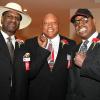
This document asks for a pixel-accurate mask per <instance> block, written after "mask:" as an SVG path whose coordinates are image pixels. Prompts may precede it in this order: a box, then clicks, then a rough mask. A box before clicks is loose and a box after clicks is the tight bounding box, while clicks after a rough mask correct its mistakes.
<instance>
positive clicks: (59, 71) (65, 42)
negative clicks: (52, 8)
mask: <svg viewBox="0 0 100 100" xmlns="http://www.w3.org/2000/svg"><path fill="white" fill-rule="evenodd" d="M58 27H59V25H58V19H57V17H56V16H55V15H54V14H52V13H48V14H46V15H45V17H44V20H43V33H42V34H41V36H43V37H46V38H47V39H48V43H47V45H46V47H45V48H44V49H48V47H49V43H51V44H52V50H51V51H50V52H51V54H50V57H51V58H50V60H48V59H49V57H48V58H47V59H46V60H45V61H44V62H43V63H42V64H41V70H40V71H39V73H38V74H37V75H36V77H35V78H32V77H31V79H30V80H29V89H28V100H65V96H66V93H67V88H68V87H67V84H68V68H69V67H70V66H71V54H72V52H73V51H72V48H74V46H75V44H76V43H75V41H73V40H70V39H68V38H66V37H64V36H61V35H60V34H59V32H58V31H59V30H58ZM29 41H30V42H29ZM33 41H34V43H35V44H34V45H35V46H36V43H37V37H35V38H33V39H30V40H28V41H27V43H28V44H27V45H30V47H28V48H33V47H32V45H33ZM40 57H41V56H40ZM50 64H51V65H50ZM31 67H32V66H31Z"/></svg>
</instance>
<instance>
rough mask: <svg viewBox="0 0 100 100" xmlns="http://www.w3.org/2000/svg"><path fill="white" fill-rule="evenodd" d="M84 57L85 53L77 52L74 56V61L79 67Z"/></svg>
mask: <svg viewBox="0 0 100 100" xmlns="http://www.w3.org/2000/svg"><path fill="white" fill-rule="evenodd" d="M85 58H86V54H85V53H82V52H77V53H76V55H75V58H74V63H75V64H76V65H77V66H78V67H80V68H81V67H82V64H83V62H84V59H85Z"/></svg>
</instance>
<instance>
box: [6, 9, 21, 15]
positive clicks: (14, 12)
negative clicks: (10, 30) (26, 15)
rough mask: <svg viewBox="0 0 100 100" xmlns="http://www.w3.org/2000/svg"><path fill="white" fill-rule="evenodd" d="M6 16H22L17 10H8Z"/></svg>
mask: <svg viewBox="0 0 100 100" xmlns="http://www.w3.org/2000/svg"><path fill="white" fill-rule="evenodd" d="M6 14H10V15H15V16H21V15H20V14H19V13H18V12H17V11H15V10H8V11H6V12H4V15H6Z"/></svg>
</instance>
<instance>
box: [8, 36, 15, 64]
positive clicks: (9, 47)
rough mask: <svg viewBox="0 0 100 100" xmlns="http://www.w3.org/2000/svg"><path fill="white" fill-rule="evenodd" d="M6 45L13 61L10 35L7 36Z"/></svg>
mask: <svg viewBox="0 0 100 100" xmlns="http://www.w3.org/2000/svg"><path fill="white" fill-rule="evenodd" d="M7 46H8V50H9V53H10V57H11V61H12V62H13V55H14V47H13V44H12V41H11V37H8V38H7Z"/></svg>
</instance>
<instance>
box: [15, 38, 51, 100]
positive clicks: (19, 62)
mask: <svg viewBox="0 0 100 100" xmlns="http://www.w3.org/2000/svg"><path fill="white" fill-rule="evenodd" d="M25 53H30V59H31V61H30V70H26V69H25V63H24V62H23V56H24V55H25ZM49 54H50V52H49V51H48V50H46V49H44V48H41V47H40V46H39V45H38V43H37V41H36V40H35V41H34V40H33V39H29V40H27V41H26V42H25V44H23V45H22V46H21V47H20V48H19V49H17V50H16V52H15V61H14V84H15V85H14V100H27V98H28V88H29V87H28V86H29V82H30V80H31V79H33V80H34V78H35V77H36V76H37V74H38V73H39V71H40V69H41V67H42V66H40V65H42V63H43V62H44V61H45V60H46V58H47V57H48V56H49Z"/></svg>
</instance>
